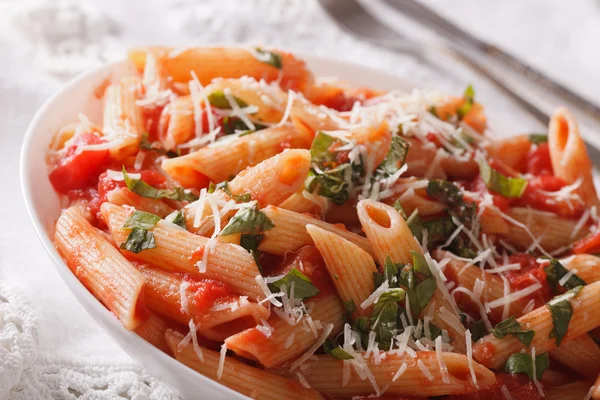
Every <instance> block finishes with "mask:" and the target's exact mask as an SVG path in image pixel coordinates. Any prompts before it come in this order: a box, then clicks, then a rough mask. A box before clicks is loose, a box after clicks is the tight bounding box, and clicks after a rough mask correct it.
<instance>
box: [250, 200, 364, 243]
mask: <svg viewBox="0 0 600 400" xmlns="http://www.w3.org/2000/svg"><path fill="white" fill-rule="evenodd" d="M262 211H263V213H264V214H265V215H266V216H267V217H269V219H270V220H271V221H273V223H274V224H275V227H274V228H273V229H269V230H268V231H265V232H264V235H265V237H264V239H263V241H262V242H261V243H260V246H259V249H260V250H262V251H266V252H268V253H272V254H278V255H284V254H286V253H287V252H291V251H296V250H298V249H300V248H301V247H304V246H307V245H310V244H313V240H312V238H311V236H310V235H309V234H308V232H306V225H308V224H311V225H315V226H317V227H319V228H321V229H325V230H327V231H330V232H333V233H335V234H336V235H338V236H340V237H342V238H344V239H346V240H349V241H351V242H352V243H354V244H355V245H357V246H358V247H360V248H361V249H363V250H365V251H366V252H367V253H369V254H371V255H372V254H373V249H372V247H371V245H370V244H369V241H368V240H367V239H366V238H364V237H363V236H360V235H357V234H356V233H353V232H350V231H348V230H346V229H345V228H343V227H341V226H338V225H332V224H328V223H327V222H323V221H321V220H320V219H317V218H315V217H312V216H310V215H306V214H298V213H295V212H292V211H288V210H284V209H282V208H279V207H273V206H268V207H266V208H264V209H263V210H262Z"/></svg>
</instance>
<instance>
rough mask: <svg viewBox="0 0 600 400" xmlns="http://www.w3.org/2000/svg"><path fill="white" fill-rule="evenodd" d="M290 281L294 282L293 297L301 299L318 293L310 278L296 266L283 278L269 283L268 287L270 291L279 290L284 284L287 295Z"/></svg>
mask: <svg viewBox="0 0 600 400" xmlns="http://www.w3.org/2000/svg"><path fill="white" fill-rule="evenodd" d="M292 282H294V297H295V298H297V299H301V300H303V299H306V298H309V297H313V296H316V295H318V294H319V289H318V288H317V287H316V286H314V285H313V284H312V282H311V280H310V279H309V278H308V277H307V276H306V275H304V274H303V273H302V272H300V271H298V270H297V269H296V268H292V269H291V270H290V272H288V273H287V274H286V275H285V276H284V277H283V278H281V279H279V280H277V281H275V282H273V283H271V284H269V287H271V288H272V289H271V290H272V291H279V290H282V289H281V288H282V287H283V286H285V289H286V291H287V293H288V295H289V294H290V292H291V286H292Z"/></svg>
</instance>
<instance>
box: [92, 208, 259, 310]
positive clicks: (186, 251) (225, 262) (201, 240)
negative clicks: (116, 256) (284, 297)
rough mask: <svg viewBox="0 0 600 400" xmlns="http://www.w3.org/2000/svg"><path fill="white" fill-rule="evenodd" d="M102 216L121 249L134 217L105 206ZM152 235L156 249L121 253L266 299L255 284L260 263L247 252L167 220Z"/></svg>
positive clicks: (251, 296)
mask: <svg viewBox="0 0 600 400" xmlns="http://www.w3.org/2000/svg"><path fill="white" fill-rule="evenodd" d="M101 213H102V217H103V219H104V221H105V222H106V225H107V226H108V228H109V229H110V232H111V234H112V235H113V237H114V238H115V242H116V243H117V245H118V246H121V244H122V243H123V242H125V240H126V239H127V237H128V235H129V233H130V230H128V229H123V225H124V224H125V221H126V220H127V219H128V218H129V214H130V213H129V212H128V211H127V210H125V209H124V208H123V207H120V206H115V205H114V204H110V203H104V204H103V205H102V207H101ZM150 231H151V232H152V234H153V236H154V240H155V243H156V247H155V248H151V249H146V250H142V251H141V252H139V253H137V254H135V253H132V252H130V251H127V250H121V251H122V252H123V254H126V255H127V257H130V258H132V259H136V260H139V261H142V262H147V263H152V264H154V265H156V266H158V267H160V268H162V269H165V270H167V271H171V272H182V273H188V274H190V275H191V276H193V277H196V278H200V279H202V278H208V279H214V280H216V281H221V282H223V283H225V284H226V285H228V286H229V287H231V288H232V289H233V290H235V291H236V292H237V293H239V294H241V295H245V296H248V297H249V298H250V299H252V300H256V299H259V298H262V297H263V296H264V293H263V291H262V290H261V289H260V287H259V286H258V284H257V282H256V280H255V278H256V276H257V275H259V272H258V267H257V266H256V262H255V261H254V259H253V258H252V256H251V255H250V253H248V252H247V251H246V250H245V249H244V248H242V247H240V246H237V245H233V244H229V243H221V242H218V241H216V240H213V239H207V238H205V237H201V236H198V235H194V234H193V233H190V232H188V231H186V230H184V229H181V228H179V227H177V226H175V225H173V224H171V223H169V222H166V221H163V220H161V221H159V222H158V223H157V224H156V226H154V227H153V228H152V229H150ZM209 242H210V243H209ZM205 252H207V254H205Z"/></svg>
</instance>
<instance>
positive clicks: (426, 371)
mask: <svg viewBox="0 0 600 400" xmlns="http://www.w3.org/2000/svg"><path fill="white" fill-rule="evenodd" d="M417 367H419V369H420V370H421V372H422V373H423V375H425V378H427V379H428V380H429V381H432V380H433V379H434V377H433V375H432V374H431V371H429V369H428V368H427V366H426V365H425V364H423V361H421V360H418V361H417Z"/></svg>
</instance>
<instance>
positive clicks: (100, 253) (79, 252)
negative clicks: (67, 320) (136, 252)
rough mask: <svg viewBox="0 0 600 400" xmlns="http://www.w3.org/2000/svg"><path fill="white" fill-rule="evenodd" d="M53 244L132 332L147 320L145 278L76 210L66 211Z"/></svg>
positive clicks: (92, 291) (58, 224) (72, 208)
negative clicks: (144, 292) (144, 293)
mask: <svg viewBox="0 0 600 400" xmlns="http://www.w3.org/2000/svg"><path fill="white" fill-rule="evenodd" d="M54 243H55V245H56V248H57V250H58V252H59V253H60V254H61V255H62V257H63V259H64V260H65V262H66V263H67V265H68V266H69V269H71V271H73V273H74V274H75V276H76V277H77V278H78V279H79V281H80V282H81V283H83V285H84V286H85V287H86V288H87V289H88V290H89V291H90V292H91V293H92V294H93V295H94V296H95V297H97V298H98V299H99V300H100V301H102V303H104V305H105V306H106V307H107V308H108V309H109V310H110V311H111V312H112V313H113V314H115V316H116V317H117V318H118V319H119V320H120V321H121V322H122V323H123V325H124V326H125V328H127V329H129V330H132V329H135V328H136V327H137V326H139V325H140V324H141V323H142V322H143V321H144V319H145V317H146V316H147V315H146V311H145V305H144V301H143V299H144V296H143V291H144V276H143V275H142V274H141V273H140V272H139V271H138V270H137V269H136V268H135V267H134V266H133V265H132V264H131V263H130V262H129V261H127V259H126V258H125V257H123V255H122V254H121V253H119V250H117V249H115V248H114V247H113V246H112V245H111V244H110V243H109V242H108V241H107V240H106V239H104V237H103V236H102V235H100V234H99V233H98V232H97V230H96V229H95V228H94V227H93V226H92V225H91V224H90V223H89V222H88V221H87V220H86V219H85V217H84V216H83V214H82V212H81V211H80V210H79V208H77V207H71V208H68V209H66V210H64V211H63V213H62V214H61V216H60V218H59V219H58V221H57V222H56V231H55V234H54Z"/></svg>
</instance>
